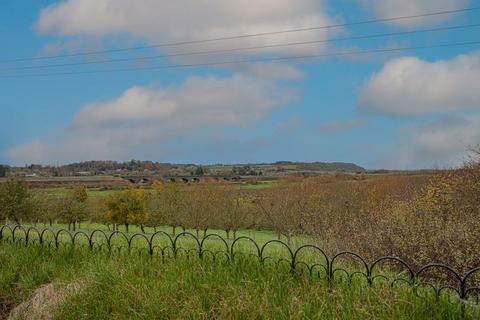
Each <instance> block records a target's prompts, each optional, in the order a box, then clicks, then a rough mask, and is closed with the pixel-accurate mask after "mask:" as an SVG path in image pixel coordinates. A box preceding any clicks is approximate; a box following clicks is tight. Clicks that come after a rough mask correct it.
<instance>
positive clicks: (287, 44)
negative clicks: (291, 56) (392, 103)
mask: <svg viewBox="0 0 480 320" xmlns="http://www.w3.org/2000/svg"><path fill="white" fill-rule="evenodd" d="M474 27H480V24H467V25H459V26H448V27H439V28H430V29H421V30H410V31H399V32H391V33H380V34H370V35H363V36H354V37H344V38H332V39H322V40H311V41H301V42H288V43H280V44H270V45H263V46H250V47H240V48H227V49H218V50H207V51H190V52H183V53H172V54H162V55H152V56H146V57H140V58H120V59H104V60H96V61H84V62H72V63H60V64H49V65H39V66H24V67H9V68H0V71H13V70H32V69H46V68H56V67H69V66H79V65H93V64H103V63H115V62H127V61H144V60H153V59H160V58H169V57H178V56H193V55H205V54H214V53H228V52H238V51H248V50H255V49H267V48H278V47H291V46H298V45H306V44H315V43H327V42H338V41H347V40H362V39H373V38H381V37H390V36H400V35H407V34H417V33H426V32H438V31H447V30H458V29H467V28H474Z"/></svg>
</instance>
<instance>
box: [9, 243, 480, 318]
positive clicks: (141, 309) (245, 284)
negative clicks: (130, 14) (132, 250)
mask: <svg viewBox="0 0 480 320" xmlns="http://www.w3.org/2000/svg"><path fill="white" fill-rule="evenodd" d="M39 288H40V289H39ZM22 302H28V303H25V304H23V305H22V306H21V307H17V309H15V307H16V306H18V305H19V304H21V303H22ZM0 305H1V309H0V312H1V318H6V317H7V316H8V315H9V314H11V315H13V314H15V315H16V316H18V317H19V318H22V317H23V318H26V319H32V318H35V317H37V318H38V317H39V316H40V317H41V316H45V315H51V316H52V318H54V319H106V318H107V319H133V318H135V319H185V318H190V319H213V318H219V319H255V318H258V319H458V318H461V316H462V312H461V308H460V305H459V304H450V303H449V302H447V301H446V300H444V299H440V300H436V299H435V298H433V297H426V298H425V297H417V296H415V295H413V294H412V293H411V292H410V291H409V290H408V289H404V288H397V289H393V290H392V289H391V288H390V287H389V286H387V285H378V286H375V287H373V288H370V287H368V286H366V285H365V284H364V283H363V282H358V283H357V282H353V283H352V284H348V283H339V284H336V285H335V287H333V288H329V287H328V285H327V284H326V283H325V282H322V281H318V280H313V279H311V278H309V277H307V276H301V275H297V276H294V275H291V274H289V273H288V272H287V273H285V272H277V270H275V268H271V267H269V266H264V267H260V266H258V265H257V264H255V263H250V262H249V261H248V260H245V261H243V263H240V264H229V265H225V264H223V263H214V262H211V261H210V262H206V261H200V260H184V259H176V260H172V261H168V262H166V263H162V262H161V260H160V259H156V258H151V257H148V256H128V255H114V256H109V255H107V254H103V253H101V252H98V251H90V250H86V249H75V250H71V249H67V248H63V249H55V250H49V249H47V248H42V247H38V246H31V247H24V246H19V245H14V244H9V243H2V244H1V245H0ZM27 305H28V306H27ZM12 310H15V311H12ZM475 312H476V311H475V310H471V309H470V308H467V309H466V313H465V315H464V316H465V318H466V319H474V318H476V317H478V316H479V315H480V314H478V312H477V313H475Z"/></svg>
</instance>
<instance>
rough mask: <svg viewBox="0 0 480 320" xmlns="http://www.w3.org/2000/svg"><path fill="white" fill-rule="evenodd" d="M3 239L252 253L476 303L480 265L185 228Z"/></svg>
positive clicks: (331, 279) (14, 232) (315, 272)
mask: <svg viewBox="0 0 480 320" xmlns="http://www.w3.org/2000/svg"><path fill="white" fill-rule="evenodd" d="M185 240H186V241H185ZM2 242H12V243H16V244H20V245H26V246H28V245H40V246H45V247H48V248H60V247H81V246H83V247H87V248H89V249H91V250H103V251H106V252H109V253H115V252H126V253H129V254H130V253H132V252H138V253H139V254H145V255H149V256H152V257H160V258H161V259H162V260H164V259H167V258H173V259H176V258H178V257H179V256H182V257H186V258H187V259H190V258H194V257H195V258H199V259H207V258H208V259H212V260H214V261H215V260H220V259H223V261H224V262H225V263H234V262H236V261H238V260H240V259H243V258H245V257H254V258H255V259H256V260H257V261H258V263H260V264H261V265H265V264H267V263H268V264H274V265H276V266H278V267H280V266H282V269H285V270H288V271H289V272H291V273H301V274H305V273H306V274H308V275H309V276H311V277H315V278H319V279H325V280H326V281H327V282H328V284H329V285H332V284H333V283H335V282H336V281H344V280H346V281H349V282H352V281H353V280H354V279H356V278H361V279H363V280H364V281H365V283H366V284H368V285H370V286H373V285H374V284H376V283H377V282H380V281H384V282H385V281H386V282H387V283H388V284H389V285H390V286H391V287H395V286H397V285H402V284H403V285H407V286H409V288H410V289H411V290H412V291H413V293H415V294H416V295H425V296H427V295H432V294H433V295H434V296H436V297H437V298H440V297H442V296H446V297H448V298H449V301H450V302H459V303H462V304H463V305H465V304H469V305H475V306H478V307H480V304H479V298H480V267H477V268H474V269H471V270H469V271H467V272H465V273H460V272H458V271H457V270H455V269H454V268H452V267H450V266H447V265H445V264H439V263H432V264H428V265H425V266H423V267H421V268H419V269H417V270H414V269H413V268H412V267H410V266H409V264H408V263H407V262H405V261H404V260H402V259H401V258H399V257H395V256H384V257H380V258H378V259H376V260H375V261H373V262H370V263H369V262H367V260H366V259H365V258H363V257H362V256H361V255H359V254H357V253H355V252H351V251H342V252H339V253H337V254H335V255H333V256H329V255H327V254H326V253H325V251H324V250H322V248H320V247H319V246H317V245H314V244H303V245H300V246H298V247H296V248H293V247H292V246H289V245H288V244H287V243H285V242H283V241H281V240H269V241H266V242H265V243H263V244H262V245H260V244H259V242H257V241H256V240H254V239H253V238H251V237H247V236H240V237H238V238H235V239H233V240H229V239H225V238H223V237H222V236H220V235H218V234H208V235H206V236H204V237H202V238H199V237H197V236H196V235H194V234H192V233H190V232H187V231H184V232H181V233H179V234H177V235H175V236H173V235H171V234H169V233H167V232H164V231H157V232H155V233H153V234H148V235H147V234H143V233H134V234H126V233H123V232H120V231H114V232H105V231H103V230H93V231H90V232H88V233H87V232H84V231H76V232H70V231H67V230H65V229H59V230H54V229H50V228H36V227H24V226H21V225H16V226H9V225H3V226H0V243H2ZM452 298H453V299H452Z"/></svg>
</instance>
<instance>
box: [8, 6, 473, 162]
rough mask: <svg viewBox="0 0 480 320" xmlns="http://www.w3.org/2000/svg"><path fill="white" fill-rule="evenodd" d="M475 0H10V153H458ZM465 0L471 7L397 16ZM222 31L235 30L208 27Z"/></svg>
mask: <svg viewBox="0 0 480 320" xmlns="http://www.w3.org/2000/svg"><path fill="white" fill-rule="evenodd" d="M476 7H480V1H477V0H470V1H469V0H335V1H334V0H323V1H321V0H255V1H253V0H252V1H251V0H245V1H224V0H202V1H198V0H177V1H167V0H135V1H133V0H65V1H50V0H36V1H14V0H6V1H3V2H2V7H1V9H0V21H1V23H0V39H1V43H2V44H1V47H0V115H1V120H0V163H4V164H10V165H20V166H23V165H26V164H31V163H36V164H53V165H59V164H64V163H70V162H78V161H85V160H119V161H122V160H130V159H140V160H153V161H159V162H173V163H197V164H213V163H258V162H274V161H280V160H289V161H308V162H311V161H325V162H333V161H343V162H354V163H356V164H358V165H361V166H363V167H365V168H369V169H378V168H386V169H419V168H446V167H454V166H458V165H461V164H462V163H463V162H464V161H465V160H466V159H467V157H468V150H469V149H470V148H472V147H474V146H476V145H478V144H479V143H480V43H475V42H479V41H480V37H479V35H480V26H477V25H478V24H480V10H478V9H477V10H475V9H474V8H476ZM464 8H473V9H472V10H465V11H459V12H450V13H445V14H436V15H427V16H421V17H416V18H408V19H407V18H402V19H397V18H398V17H406V16H418V15H424V14H430V13H438V12H444V11H453V10H459V9H464ZM391 18H395V19H391ZM372 20H373V21H377V22H374V23H360V24H358V23H356V22H362V21H372ZM333 25H336V26H337V27H328V28H319V27H322V26H333ZM298 29H304V30H302V31H299V30H298ZM305 29H307V30H305ZM432 29H433V30H432ZM286 30H296V31H291V32H281V31H286ZM262 33H263V35H258V34H262ZM264 33H267V34H264ZM386 34H390V35H388V36H387V35H386ZM245 35H249V36H245ZM252 35H256V36H252ZM218 38H230V39H223V40H216V41H211V39H218ZM206 39H210V41H198V40H206ZM192 41H193V43H192ZM185 42H190V43H185ZM305 42H307V43H305ZM172 43H173V44H175V45H172ZM179 43H180V44H179ZM182 43H183V44H182ZM300 43H303V44H300ZM166 44H167V45H166ZM285 44H288V45H285ZM444 44H447V46H441V47H438V46H437V45H444ZM451 44H456V45H451ZM435 46H437V47H435ZM258 47H263V48H258ZM419 47H423V48H419ZM132 48H135V49H132ZM246 48H250V49H246ZM404 48H416V49H410V50H403V49H404ZM126 49H129V50H126ZM232 49H233V50H232ZM205 51H216V52H215V53H208V54H206V53H205ZM364 51H375V52H370V53H359V52H364ZM202 52H203V53H202ZM192 53H193V54H192ZM344 53H350V54H344ZM59 56H60V57H59ZM304 56H310V57H309V58H302V59H300V58H299V57H304ZM312 56H313V57H312ZM292 57H294V59H292ZM112 60H114V61H112ZM232 61H237V62H238V61H244V62H241V63H240V62H238V63H229V62H232ZM245 61H246V62H245ZM185 65H188V66H185ZM166 66H169V67H166ZM172 66H174V67H172Z"/></svg>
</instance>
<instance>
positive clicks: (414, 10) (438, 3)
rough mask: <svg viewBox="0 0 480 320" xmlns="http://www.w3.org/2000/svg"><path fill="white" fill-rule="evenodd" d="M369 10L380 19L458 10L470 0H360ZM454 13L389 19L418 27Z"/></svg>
mask: <svg viewBox="0 0 480 320" xmlns="http://www.w3.org/2000/svg"><path fill="white" fill-rule="evenodd" d="M358 1H359V2H360V3H361V4H362V5H363V6H364V7H365V8H366V9H367V10H369V11H371V12H373V13H374V14H375V15H376V16H377V17H378V18H380V19H388V18H392V17H399V16H413V15H421V14H424V13H432V12H439V11H450V10H457V9H462V8H465V7H467V5H468V3H469V2H470V1H469V0H358ZM452 15H453V14H443V15H436V16H428V17H421V18H412V19H401V20H393V21H389V22H388V23H389V24H392V25H395V26H399V27H407V28H411V27H416V26H420V25H430V24H437V23H440V22H443V21H446V20H448V19H450V18H452Z"/></svg>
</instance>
